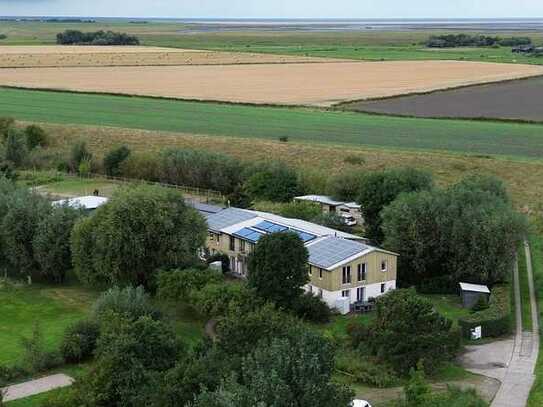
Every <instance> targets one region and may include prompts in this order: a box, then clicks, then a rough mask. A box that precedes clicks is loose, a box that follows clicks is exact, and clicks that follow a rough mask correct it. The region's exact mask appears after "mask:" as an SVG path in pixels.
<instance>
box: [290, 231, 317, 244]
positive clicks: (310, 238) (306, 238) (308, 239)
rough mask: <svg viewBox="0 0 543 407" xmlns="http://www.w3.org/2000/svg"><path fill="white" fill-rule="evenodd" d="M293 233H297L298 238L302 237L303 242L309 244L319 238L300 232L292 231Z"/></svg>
mask: <svg viewBox="0 0 543 407" xmlns="http://www.w3.org/2000/svg"><path fill="white" fill-rule="evenodd" d="M291 231H292V232H294V233H297V234H298V236H300V239H302V242H304V243H307V242H310V241H311V240H313V239H315V238H316V237H317V236H315V235H312V234H311V233H306V232H302V231H300V230H296V229H291Z"/></svg>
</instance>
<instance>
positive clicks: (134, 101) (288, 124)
mask: <svg viewBox="0 0 543 407" xmlns="http://www.w3.org/2000/svg"><path fill="white" fill-rule="evenodd" d="M0 116H12V117H15V118H17V119H21V120H30V121H38V122H50V123H60V124H85V125H100V126H112V127H124V128H135V129H148V130H163V131H172V132H183V133H191V134H207V135H212V136H230V137H232V136H233V137H242V138H260V139H269V140H277V139H278V138H279V137H288V138H289V140H291V141H295V142H306V143H307V142H309V143H321V144H329V143H332V144H343V145H350V146H375V147H386V148H395V149H416V150H441V151H448V152H456V153H470V154H484V155H505V156H514V157H523V158H540V157H541V156H542V155H543V125H532V124H518V123H500V122H478V121H461V120H436V119H414V118H393V117H385V116H374V115H368V114H361V113H352V112H336V111H323V110H318V109H304V108H281V107H257V106H243V105H229V104H219V103H201V102H188V101H177V100H164V99H153V98H144V97H124V96H111V95H96V94H80V93H64V92H51V91H33V90H20V89H7V88H1V89H0Z"/></svg>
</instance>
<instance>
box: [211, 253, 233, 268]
mask: <svg viewBox="0 0 543 407" xmlns="http://www.w3.org/2000/svg"><path fill="white" fill-rule="evenodd" d="M216 261H220V262H221V265H222V272H223V273H228V272H229V271H230V258H229V257H228V256H227V255H226V254H223V253H215V254H214V255H212V256H210V257H208V259H207V260H206V263H207V264H208V265H209V264H211V263H215V262H216Z"/></svg>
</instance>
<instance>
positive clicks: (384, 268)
mask: <svg viewBox="0 0 543 407" xmlns="http://www.w3.org/2000/svg"><path fill="white" fill-rule="evenodd" d="M387 263H388V262H387V261H386V260H381V271H387V268H388V264H387Z"/></svg>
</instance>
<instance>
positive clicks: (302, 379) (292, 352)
mask: <svg viewBox="0 0 543 407" xmlns="http://www.w3.org/2000/svg"><path fill="white" fill-rule="evenodd" d="M333 367H334V350H333V347H332V346H331V344H330V343H329V342H328V341H327V340H325V339H324V338H323V337H322V336H320V335H318V334H317V333H314V332H312V331H310V330H308V329H306V328H295V329H291V330H289V332H288V333H287V335H286V336H284V337H281V338H279V337H275V338H274V337H268V338H266V339H264V340H262V341H261V342H260V343H259V345H258V346H257V347H256V348H255V349H254V350H253V351H252V352H251V353H249V355H248V356H246V357H244V359H243V362H242V370H241V375H240V376H239V377H238V378H237V381H236V378H235V377H234V376H230V379H229V380H226V381H224V382H223V384H222V386H221V388H219V389H218V390H216V391H214V392H206V391H204V392H203V393H202V394H201V395H200V396H199V397H198V398H197V399H196V403H195V405H196V406H202V407H203V406H210V405H211V406H239V407H253V406H258V405H263V406H264V405H266V406H285V407H286V406H301V407H312V406H322V407H336V406H343V405H345V406H346V405H348V403H349V402H350V401H351V399H352V396H353V394H352V393H351V391H350V390H349V389H348V388H346V387H343V386H340V385H336V384H333V383H331V375H332V371H333Z"/></svg>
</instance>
